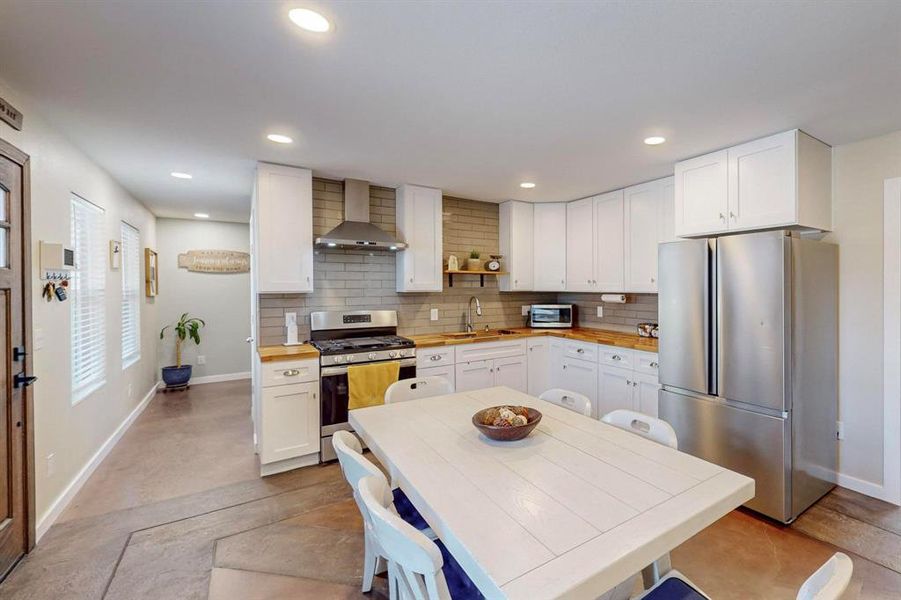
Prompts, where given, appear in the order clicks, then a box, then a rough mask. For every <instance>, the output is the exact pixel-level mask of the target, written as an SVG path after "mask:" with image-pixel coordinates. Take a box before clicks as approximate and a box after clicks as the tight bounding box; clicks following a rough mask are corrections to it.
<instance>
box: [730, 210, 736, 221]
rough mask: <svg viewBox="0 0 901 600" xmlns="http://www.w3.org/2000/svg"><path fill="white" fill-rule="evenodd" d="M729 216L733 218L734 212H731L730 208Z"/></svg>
mask: <svg viewBox="0 0 901 600" xmlns="http://www.w3.org/2000/svg"><path fill="white" fill-rule="evenodd" d="M729 216H730V217H731V218H733V219H734V218H735V213H734V212H732V211H731V210H730V211H729Z"/></svg>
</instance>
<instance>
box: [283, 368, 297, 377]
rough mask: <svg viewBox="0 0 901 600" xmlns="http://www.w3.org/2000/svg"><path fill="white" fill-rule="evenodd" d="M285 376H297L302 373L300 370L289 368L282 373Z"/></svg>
mask: <svg viewBox="0 0 901 600" xmlns="http://www.w3.org/2000/svg"><path fill="white" fill-rule="evenodd" d="M282 375H284V376H285V377H297V376H298V375H300V371H299V370H297V369H288V370H287V371H284V372H283V373H282Z"/></svg>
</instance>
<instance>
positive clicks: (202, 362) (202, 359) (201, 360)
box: [197, 354, 206, 365]
mask: <svg viewBox="0 0 901 600" xmlns="http://www.w3.org/2000/svg"><path fill="white" fill-rule="evenodd" d="M197 364H198V365H205V364H206V356H204V355H203V354H198V355H197Z"/></svg>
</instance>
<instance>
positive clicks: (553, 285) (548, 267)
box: [532, 202, 566, 292]
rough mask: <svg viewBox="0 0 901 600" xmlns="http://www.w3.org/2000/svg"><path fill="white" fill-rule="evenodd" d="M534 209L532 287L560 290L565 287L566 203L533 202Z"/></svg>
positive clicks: (543, 289)
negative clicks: (533, 284) (533, 285)
mask: <svg viewBox="0 0 901 600" xmlns="http://www.w3.org/2000/svg"><path fill="white" fill-rule="evenodd" d="M534 211H535V227H534V235H533V239H532V244H533V245H534V246H535V248H536V250H535V270H534V281H535V290H536V291H545V292H562V291H563V290H565V289H566V203H564V202H558V203H554V204H536V205H535V206H534Z"/></svg>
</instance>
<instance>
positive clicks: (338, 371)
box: [319, 358, 416, 377]
mask: <svg viewBox="0 0 901 600" xmlns="http://www.w3.org/2000/svg"><path fill="white" fill-rule="evenodd" d="M385 362H396V363H398V364H399V365H400V366H401V367H410V366H416V359H415V358H404V359H402V360H392V361H385ZM360 364H370V365H372V364H376V363H360ZM334 375H347V366H340V367H323V368H322V369H320V370H319V376H320V377H330V376H334Z"/></svg>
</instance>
